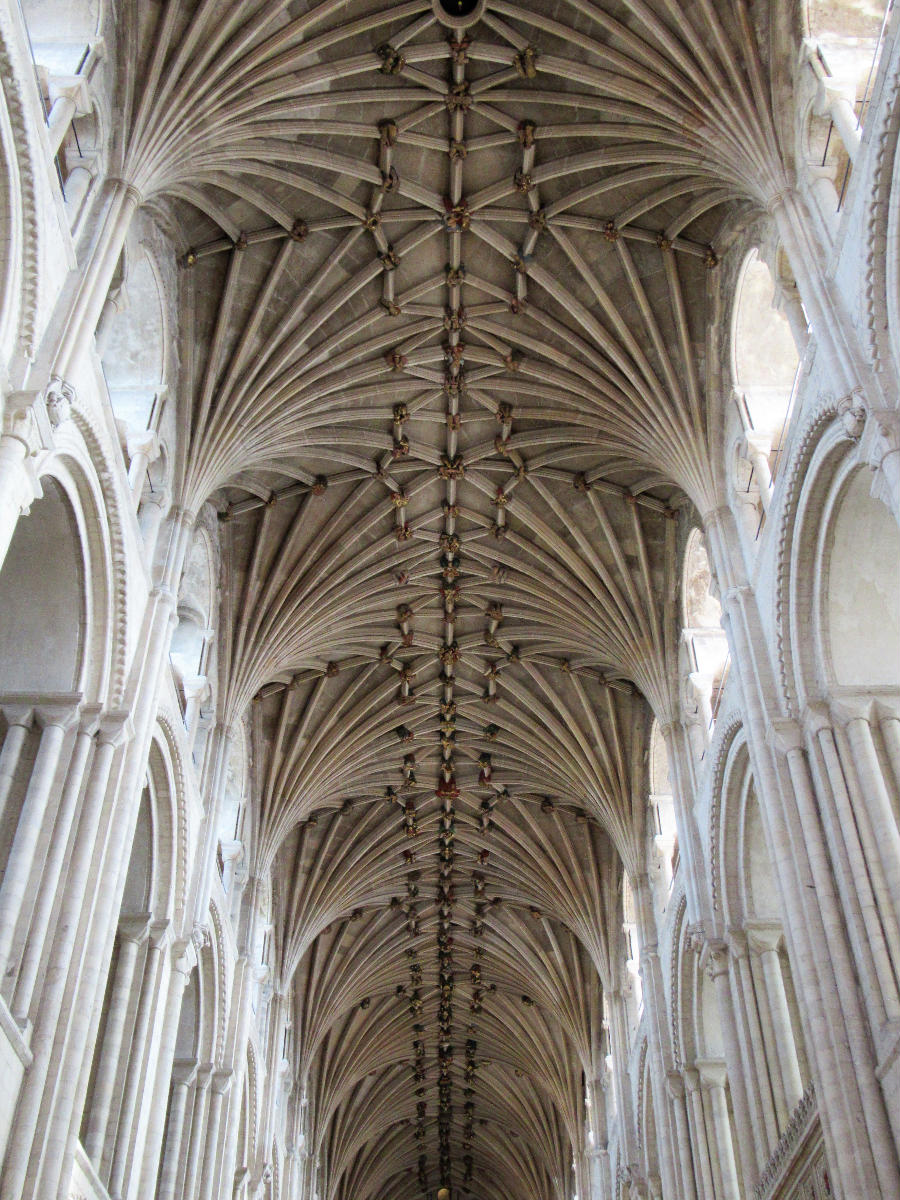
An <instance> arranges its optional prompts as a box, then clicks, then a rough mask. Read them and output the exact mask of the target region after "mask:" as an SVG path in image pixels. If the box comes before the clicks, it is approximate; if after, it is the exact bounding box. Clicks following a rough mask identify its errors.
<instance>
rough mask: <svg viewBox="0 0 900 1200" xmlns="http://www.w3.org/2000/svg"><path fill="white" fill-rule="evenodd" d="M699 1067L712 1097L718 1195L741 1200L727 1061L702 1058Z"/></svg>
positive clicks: (711, 1115) (724, 1198) (708, 1093)
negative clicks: (730, 1116) (729, 1111)
mask: <svg viewBox="0 0 900 1200" xmlns="http://www.w3.org/2000/svg"><path fill="white" fill-rule="evenodd" d="M697 1070H698V1071H699V1072H700V1085H701V1088H702V1089H703V1091H705V1092H706V1094H707V1097H708V1100H709V1113H710V1118H711V1125H712V1137H713V1146H714V1147H715V1153H714V1155H713V1156H712V1159H713V1171H714V1176H715V1177H716V1179H717V1181H718V1183H719V1187H718V1188H717V1189H716V1195H717V1198H718V1197H721V1200H740V1196H741V1191H740V1186H739V1184H738V1177H737V1167H736V1165H735V1161H734V1145H733V1143H732V1140H731V1119H730V1118H729V1116H728V1100H727V1098H726V1096H725V1084H726V1082H727V1078H728V1076H727V1072H726V1070H725V1064H724V1063H723V1062H718V1061H716V1060H715V1059H698V1060H697Z"/></svg>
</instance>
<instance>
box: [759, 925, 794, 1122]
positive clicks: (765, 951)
mask: <svg viewBox="0 0 900 1200" xmlns="http://www.w3.org/2000/svg"><path fill="white" fill-rule="evenodd" d="M782 936H783V935H782V932H781V926H780V925H779V924H778V923H777V922H771V921H752V922H751V921H748V922H747V938H748V941H749V944H750V950H751V952H752V953H753V954H755V955H757V957H758V958H759V961H760V964H761V966H762V971H763V978H764V980H765V988H766V999H767V1001H768V1008H769V1016H770V1020H771V1025H772V1034H773V1037H774V1041H775V1053H776V1059H777V1062H776V1064H775V1070H777V1071H780V1074H781V1082H782V1085H783V1087H784V1099H785V1104H786V1105H787V1119H788V1120H790V1116H791V1113H793V1111H794V1109H795V1108H796V1107H797V1105H798V1104H799V1103H800V1100H801V1098H802V1096H803V1080H802V1079H801V1076H800V1062H799V1059H798V1058H797V1043H796V1041H795V1039H794V1028H793V1023H792V1022H791V1014H790V1009H789V1008H788V1002H787V994H786V992H785V990H784V977H783V975H782V973H781V959H780V958H779V955H778V947H779V945H780V944H781V939H782Z"/></svg>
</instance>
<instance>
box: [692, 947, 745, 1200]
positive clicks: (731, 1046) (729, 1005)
mask: <svg viewBox="0 0 900 1200" xmlns="http://www.w3.org/2000/svg"><path fill="white" fill-rule="evenodd" d="M702 960H703V967H704V970H705V971H706V973H707V975H708V976H709V977H710V979H712V981H713V984H714V986H715V989H716V1001H717V1008H718V1010H719V1020H720V1023H721V1027H722V1040H723V1041H724V1043H725V1058H726V1061H727V1062H728V1063H729V1064H730V1067H731V1078H732V1079H733V1080H734V1081H735V1082H734V1084H733V1086H732V1088H731V1101H732V1104H733V1105H734V1116H735V1126H736V1129H735V1133H736V1135H737V1142H738V1151H739V1153H740V1159H741V1167H742V1170H743V1172H744V1177H745V1180H746V1179H748V1178H749V1179H753V1180H755V1178H756V1173H757V1172H756V1154H755V1147H754V1145H753V1138H752V1133H751V1120H750V1106H749V1103H748V1098H747V1089H746V1083H747V1080H748V1078H749V1072H748V1071H747V1069H746V1068H747V1065H748V1064H746V1063H745V1061H744V1059H743V1056H742V1055H741V1047H740V1041H739V1038H738V1033H737V1021H736V1017H735V1008H734V1004H733V998H732V989H731V971H730V955H729V953H728V944H727V942H725V941H722V940H720V939H711V940H710V941H708V942H707V943H706V945H705V946H704V948H703V955H702ZM702 1074H703V1072H702V1071H701V1076H702Z"/></svg>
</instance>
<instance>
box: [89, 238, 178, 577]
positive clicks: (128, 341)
mask: <svg viewBox="0 0 900 1200" xmlns="http://www.w3.org/2000/svg"><path fill="white" fill-rule="evenodd" d="M95 341H96V348H97V353H98V354H99V356H100V362H101V365H102V367H103V375H104V378H105V379H106V385H107V388H108V390H109V400H110V405H111V407H112V411H113V417H114V418H115V422H116V429H117V431H118V434H119V443H120V445H121V448H122V454H123V457H124V459H125V462H126V464H127V466H128V482H129V484H130V485H131V491H132V496H133V497H134V504H135V507H136V508H137V511H138V516H139V520H140V525H141V531H142V533H143V534H144V539H145V543H146V545H147V547H148V553H149V552H152V548H153V545H154V542H155V538H156V533H157V530H158V527H159V523H160V521H161V520H162V517H163V515H164V506H165V502H166V499H167V496H168V487H169V477H168V467H169V462H170V457H171V456H170V454H169V453H168V448H167V445H166V439H167V436H170V435H171V433H172V420H171V417H172V414H171V413H170V412H169V405H168V399H167V395H168V392H167V375H168V357H167V352H166V344H167V335H166V320H165V304H164V292H163V286H162V283H161V281H160V278H159V275H158V273H157V270H156V266H155V264H154V260H152V259H151V256H150V254H149V253H148V252H147V250H146V248H145V247H144V246H143V245H142V244H138V245H137V246H135V247H134V248H131V247H130V246H129V248H128V249H127V250H126V253H125V254H124V255H123V257H122V259H121V261H120V264H119V268H118V270H117V273H116V276H115V278H114V280H113V284H112V286H111V287H110V291H109V295H108V296H107V299H106V303H105V305H104V308H103V313H102V315H101V317H100V321H99V324H98V326H97V332H96V339H95Z"/></svg>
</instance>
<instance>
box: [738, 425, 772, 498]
mask: <svg viewBox="0 0 900 1200" xmlns="http://www.w3.org/2000/svg"><path fill="white" fill-rule="evenodd" d="M744 440H745V442H746V443H747V458H748V460H749V462H750V465H751V466H752V467H753V471H754V473H755V475H756V480H757V487H758V488H759V498H760V500H762V506H763V509H764V510H765V511H766V512H768V511H769V504H770V503H771V501H772V472H771V470H770V469H769V455H770V454H771V452H772V439H771V437H770V436H769V434H761V433H751V432H749V431H748V432H747V433H746V434H745V435H744Z"/></svg>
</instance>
